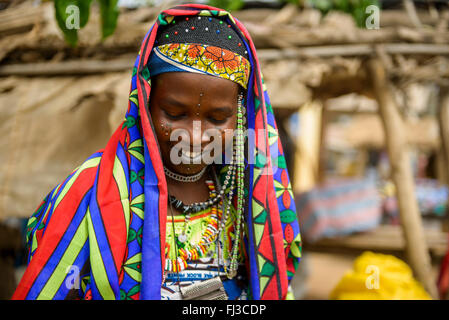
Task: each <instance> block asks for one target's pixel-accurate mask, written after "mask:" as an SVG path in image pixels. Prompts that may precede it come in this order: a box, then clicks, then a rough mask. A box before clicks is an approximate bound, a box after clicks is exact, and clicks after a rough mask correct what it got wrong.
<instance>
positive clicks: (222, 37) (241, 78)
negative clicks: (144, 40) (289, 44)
mask: <svg viewBox="0 0 449 320" xmlns="http://www.w3.org/2000/svg"><path fill="white" fill-rule="evenodd" d="M155 44H156V45H157V46H156V47H154V48H153V53H152V54H151V56H150V60H149V63H148V68H149V70H151V76H152V77H153V76H156V75H158V74H161V73H164V72H177V71H179V72H182V71H184V72H195V73H202V74H208V75H211V76H216V77H220V78H223V79H227V80H231V81H233V82H235V83H237V84H239V85H241V86H242V87H243V88H245V89H246V88H247V85H248V80H249V74H250V69H251V66H250V63H249V61H248V59H249V57H248V51H247V50H246V47H245V46H244V45H243V41H242V40H241V39H240V37H239V35H238V34H237V33H236V32H235V31H234V29H233V28H232V25H231V24H228V23H226V20H225V19H219V18H218V17H214V16H210V17H202V16H197V17H191V16H182V17H173V19H172V20H171V22H170V23H169V24H168V25H166V26H165V27H164V28H161V32H160V33H159V34H158V37H157V38H156V41H155Z"/></svg>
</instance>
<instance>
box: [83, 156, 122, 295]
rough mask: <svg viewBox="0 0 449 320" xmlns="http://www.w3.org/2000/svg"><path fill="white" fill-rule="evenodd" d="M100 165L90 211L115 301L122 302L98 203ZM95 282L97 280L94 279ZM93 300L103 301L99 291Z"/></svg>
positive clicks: (94, 292)
mask: <svg viewBox="0 0 449 320" xmlns="http://www.w3.org/2000/svg"><path fill="white" fill-rule="evenodd" d="M100 167H101V162H100V165H99V166H98V173H97V176H96V178H95V182H94V186H93V188H94V192H95V194H94V195H92V197H91V201H90V203H89V210H90V215H91V219H92V227H93V229H94V233H95V237H96V239H97V244H98V248H99V250H100V254H101V259H102V261H103V264H104V267H105V270H106V275H107V277H108V280H109V285H110V286H111V289H112V291H113V292H114V295H115V299H116V300H120V288H119V281H118V275H117V271H116V268H115V261H114V257H113V256H112V251H111V248H110V245H109V241H108V237H107V234H106V230H105V226H104V222H103V217H102V215H101V212H100V208H99V205H98V202H97V187H98V176H100V173H99V171H100ZM92 280H93V281H92V282H94V280H95V279H92ZM92 298H93V299H101V300H102V299H103V297H102V296H101V294H100V292H99V291H94V290H92Z"/></svg>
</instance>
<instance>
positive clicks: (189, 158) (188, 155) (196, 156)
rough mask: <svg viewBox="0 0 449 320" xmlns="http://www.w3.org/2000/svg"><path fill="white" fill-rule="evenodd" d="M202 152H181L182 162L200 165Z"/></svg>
mask: <svg viewBox="0 0 449 320" xmlns="http://www.w3.org/2000/svg"><path fill="white" fill-rule="evenodd" d="M201 156H202V153H201V152H190V151H184V150H182V151H181V162H182V163H184V164H191V163H194V164H200V163H201Z"/></svg>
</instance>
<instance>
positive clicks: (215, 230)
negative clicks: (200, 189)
mask: <svg viewBox="0 0 449 320" xmlns="http://www.w3.org/2000/svg"><path fill="white" fill-rule="evenodd" d="M206 185H207V187H208V188H209V196H210V199H214V198H216V197H217V193H216V191H215V185H214V182H213V181H211V180H208V181H206ZM222 204H223V202H222V201H220V202H219V203H218V204H215V205H213V206H211V207H210V210H211V211H210V216H209V217H208V218H207V220H206V221H207V228H206V229H205V230H204V232H203V234H202V235H201V240H200V241H199V242H198V243H197V244H194V245H191V247H190V248H188V249H187V248H186V240H187V236H186V229H187V225H188V223H189V221H190V213H188V214H186V215H185V217H184V231H183V232H182V233H181V234H179V235H176V234H174V237H175V241H176V245H177V250H178V254H177V259H170V258H166V259H165V270H166V271H168V272H179V271H183V270H185V269H186V268H187V261H194V260H198V259H199V258H202V257H204V256H206V254H207V253H208V252H209V246H210V244H212V243H213V242H214V241H215V240H216V239H217V236H218V235H219V233H220V231H221V228H220V227H219V221H220V220H221V219H222V215H223V210H221V205H222Z"/></svg>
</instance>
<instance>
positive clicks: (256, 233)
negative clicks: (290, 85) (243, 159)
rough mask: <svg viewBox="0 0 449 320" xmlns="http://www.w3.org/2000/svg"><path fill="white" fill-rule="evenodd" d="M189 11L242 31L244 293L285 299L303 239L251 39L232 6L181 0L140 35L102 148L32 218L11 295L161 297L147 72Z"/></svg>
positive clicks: (159, 183) (159, 207)
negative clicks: (123, 100) (170, 30)
mask: <svg viewBox="0 0 449 320" xmlns="http://www.w3.org/2000/svg"><path fill="white" fill-rule="evenodd" d="M186 16H188V17H191V18H192V19H194V18H198V17H201V20H202V19H203V18H209V17H216V18H219V19H220V20H221V21H224V23H226V24H227V25H230V26H231V27H227V25H226V28H232V29H233V30H234V32H236V33H237V34H238V36H239V38H240V40H241V43H242V50H244V51H247V54H248V61H249V62H250V64H251V68H250V73H249V77H248V81H247V84H248V85H247V88H248V89H247V91H246V97H245V101H246V124H247V128H248V130H250V129H251V130H254V132H257V133H259V134H257V135H256V136H255V139H254V142H253V143H252V144H248V149H249V154H250V159H247V160H249V161H248V163H247V165H246V169H245V178H246V179H247V181H246V185H245V189H246V190H245V193H246V196H245V198H246V202H245V203H246V206H245V211H244V214H245V216H244V219H245V224H246V227H245V229H246V232H245V239H244V240H245V241H244V244H245V246H246V250H245V252H247V256H246V259H245V261H246V263H247V268H246V269H247V271H248V279H249V290H250V292H249V293H250V298H252V299H284V298H285V297H286V294H287V288H288V283H289V280H290V279H291V278H292V277H293V275H294V273H295V270H296V268H297V266H298V263H299V259H300V255H301V237H300V233H299V226H298V222H297V219H296V209H295V203H294V201H293V193H292V189H291V185H290V181H289V177H288V172H287V168H286V164H285V163H286V162H285V158H284V153H283V151H282V145H281V142H280V140H279V136H278V134H277V129H276V128H277V127H276V122H275V119H274V115H273V110H272V107H271V105H270V100H269V97H268V94H267V92H266V90H265V88H264V85H263V79H262V75H261V72H260V67H259V63H258V60H257V56H256V51H255V48H254V44H253V42H252V41H251V38H250V36H249V33H248V32H247V31H246V29H245V28H244V26H243V25H242V24H241V23H240V22H239V21H236V20H234V18H233V17H232V16H231V15H230V14H229V13H228V12H226V11H224V10H221V9H217V8H213V7H209V6H204V5H181V6H177V7H175V8H173V9H169V10H166V11H163V12H162V13H161V14H160V15H159V17H158V19H157V21H156V23H155V24H154V25H153V27H152V28H151V30H150V31H149V32H148V33H147V35H146V36H145V38H144V40H143V42H142V46H141V48H140V52H139V55H138V56H137V59H136V61H135V64H134V68H133V73H132V79H131V89H130V95H129V104H128V109H127V112H126V115H125V120H124V121H123V123H122V124H121V125H120V126H119V127H118V128H117V129H116V131H115V133H114V134H113V135H112V137H111V138H110V140H109V141H108V143H107V145H106V147H105V148H104V149H102V150H100V151H98V152H97V153H95V154H93V155H91V156H90V157H89V158H88V159H86V161H85V162H84V163H82V164H81V165H80V166H79V167H78V168H76V169H75V170H74V171H73V172H71V173H70V175H69V176H68V177H67V178H66V179H65V180H64V181H63V182H62V183H60V184H59V185H57V186H56V187H55V188H54V189H53V190H52V191H51V192H50V193H49V194H48V195H47V197H45V199H44V200H43V201H42V203H41V204H40V206H39V207H38V208H37V210H36V212H35V213H34V214H33V215H32V216H31V218H30V219H29V222H28V227H27V241H28V246H29V249H30V250H29V260H28V261H29V265H28V267H27V269H26V271H25V273H24V275H23V277H22V279H21V282H20V284H19V286H18V288H17V290H16V292H15V294H14V296H13V299H65V298H67V297H68V296H69V295H71V294H73V293H75V294H76V296H78V297H79V298H81V299H122V300H126V299H160V298H161V285H162V279H163V271H164V268H165V248H166V225H167V198H168V193H167V182H166V179H165V173H164V169H163V164H162V157H161V153H160V150H159V147H158V143H157V140H156V133H155V130H154V128H153V124H152V120H151V114H150V113H149V110H148V108H147V106H148V105H149V99H150V92H151V73H152V71H153V70H152V69H151V65H150V64H149V63H148V62H149V57H150V55H151V53H152V52H153V49H154V48H156V47H158V45H163V44H160V43H159V44H156V43H155V41H156V40H157V39H160V37H161V36H162V37H164V33H163V30H164V27H166V26H168V25H169V24H170V23H173V22H172V21H173V20H174V19H175V18H176V17H186ZM169 37H170V35H169ZM205 44H206V45H209V44H207V43H205ZM237 46H238V44H237ZM243 48H244V49H243ZM226 49H227V50H229V51H231V52H234V53H235V52H236V51H233V50H230V49H229V48H226ZM244 51H243V52H244ZM237 53H238V52H237ZM74 274H76V275H79V276H80V278H81V281H80V287H79V289H76V290H75V289H71V288H70V285H67V284H70V283H73V277H74Z"/></svg>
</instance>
